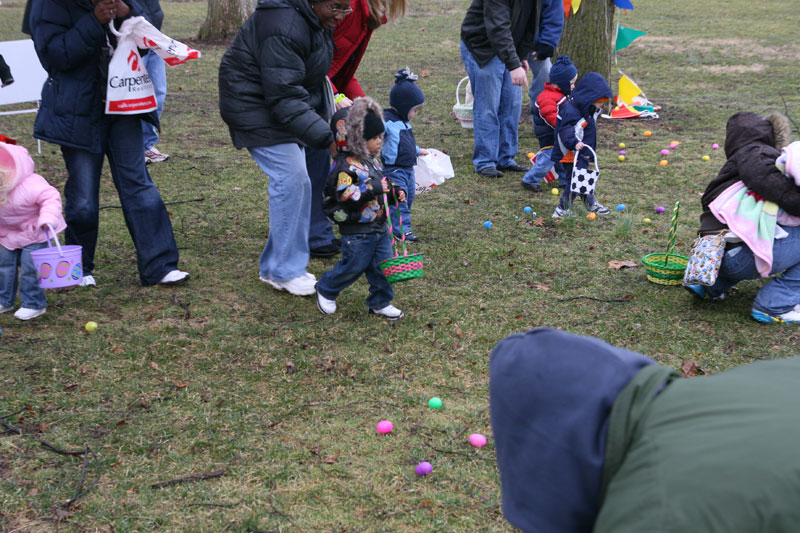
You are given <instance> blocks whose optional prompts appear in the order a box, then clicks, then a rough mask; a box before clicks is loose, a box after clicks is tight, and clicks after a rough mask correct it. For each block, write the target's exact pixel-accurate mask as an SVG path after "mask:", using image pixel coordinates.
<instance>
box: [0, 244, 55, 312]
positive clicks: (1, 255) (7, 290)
mask: <svg viewBox="0 0 800 533" xmlns="http://www.w3.org/2000/svg"><path fill="white" fill-rule="evenodd" d="M46 247H47V243H44V242H42V243H37V244H29V245H28V246H26V247H24V248H21V249H19V250H8V249H6V248H4V247H3V246H0V307H13V306H14V300H16V297H17V288H19V299H20V300H22V307H26V308H28V309H36V310H39V309H45V308H46V307H47V297H46V296H45V294H44V289H42V288H41V287H39V283H38V281H37V279H38V274H37V272H36V267H35V266H34V264H33V259H32V258H31V252H33V251H36V250H39V249H41V248H46ZM17 268H19V281H18V277H17Z"/></svg>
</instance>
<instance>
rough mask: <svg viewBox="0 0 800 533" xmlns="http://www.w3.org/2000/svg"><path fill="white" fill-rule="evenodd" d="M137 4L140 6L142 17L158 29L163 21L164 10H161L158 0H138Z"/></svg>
mask: <svg viewBox="0 0 800 533" xmlns="http://www.w3.org/2000/svg"><path fill="white" fill-rule="evenodd" d="M139 4H140V5H141V7H142V11H143V13H142V15H144V18H146V19H147V21H148V22H149V23H150V24H152V25H153V26H155V27H156V29H157V30H160V29H161V24H162V23H163V22H164V11H162V9H161V4H159V3H158V0H139Z"/></svg>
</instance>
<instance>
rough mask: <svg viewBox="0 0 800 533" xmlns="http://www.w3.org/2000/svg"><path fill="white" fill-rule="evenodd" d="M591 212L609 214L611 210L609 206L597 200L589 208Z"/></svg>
mask: <svg viewBox="0 0 800 533" xmlns="http://www.w3.org/2000/svg"><path fill="white" fill-rule="evenodd" d="M588 210H589V212H590V213H596V214H598V215H607V214H609V213H610V212H611V210H610V209H609V208H607V207H606V206H604V205H603V204H601V203H600V202H595V203H593V204H592V205H590V206H589V208H588Z"/></svg>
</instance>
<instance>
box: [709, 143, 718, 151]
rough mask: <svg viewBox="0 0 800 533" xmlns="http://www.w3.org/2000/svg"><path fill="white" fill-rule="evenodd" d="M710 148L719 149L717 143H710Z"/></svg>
mask: <svg viewBox="0 0 800 533" xmlns="http://www.w3.org/2000/svg"><path fill="white" fill-rule="evenodd" d="M711 149H712V150H719V145H718V144H717V143H714V144H712V145H711Z"/></svg>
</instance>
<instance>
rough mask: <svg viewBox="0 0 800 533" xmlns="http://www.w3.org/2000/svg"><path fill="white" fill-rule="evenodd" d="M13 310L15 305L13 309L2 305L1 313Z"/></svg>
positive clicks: (0, 307) (0, 306)
mask: <svg viewBox="0 0 800 533" xmlns="http://www.w3.org/2000/svg"><path fill="white" fill-rule="evenodd" d="M13 309H14V306H13V305H12V306H11V307H6V306H4V305H0V313H8V312H9V311H12V310H13Z"/></svg>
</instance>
